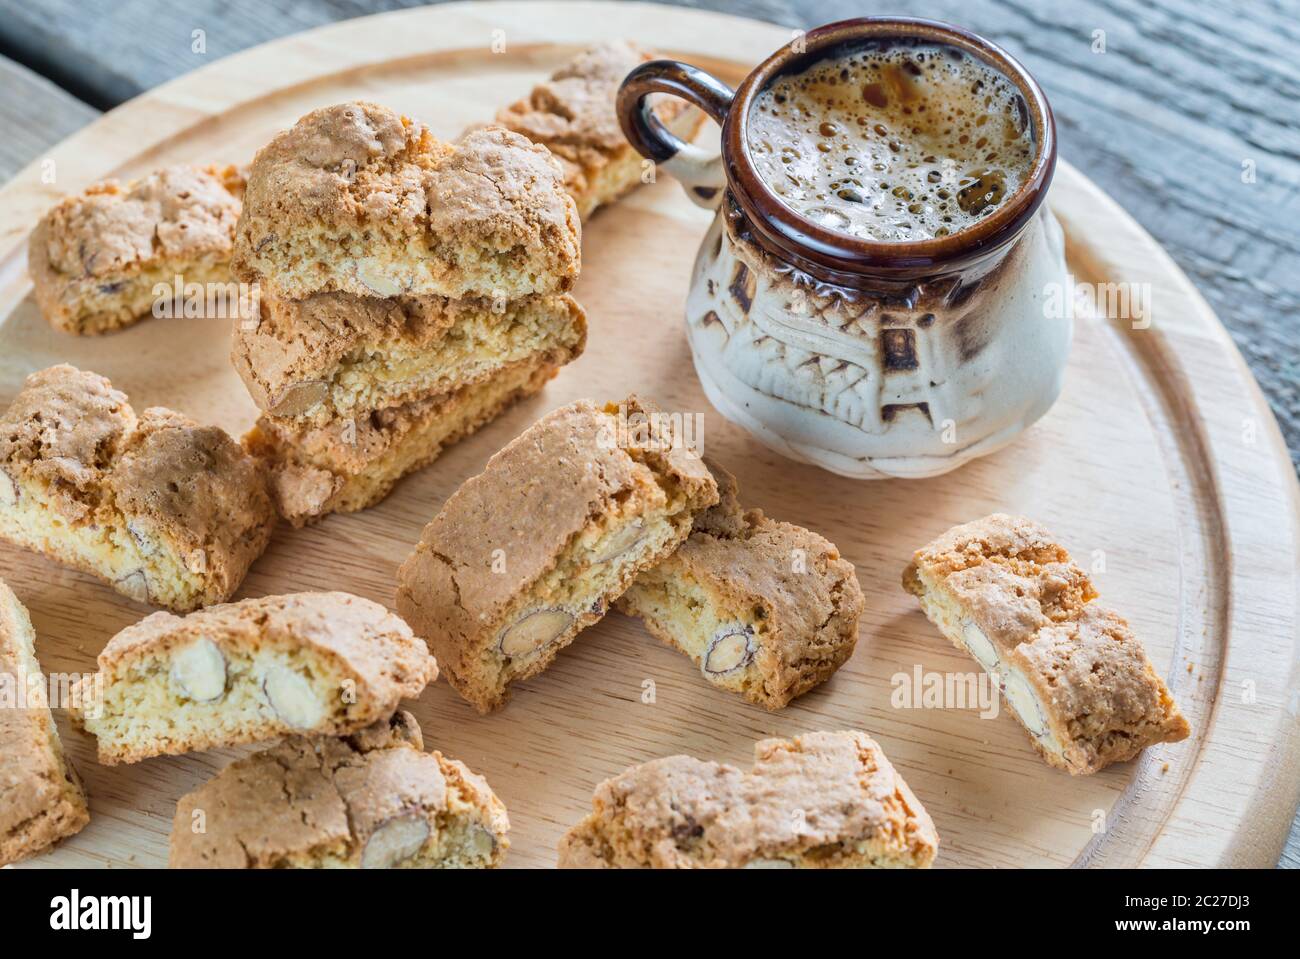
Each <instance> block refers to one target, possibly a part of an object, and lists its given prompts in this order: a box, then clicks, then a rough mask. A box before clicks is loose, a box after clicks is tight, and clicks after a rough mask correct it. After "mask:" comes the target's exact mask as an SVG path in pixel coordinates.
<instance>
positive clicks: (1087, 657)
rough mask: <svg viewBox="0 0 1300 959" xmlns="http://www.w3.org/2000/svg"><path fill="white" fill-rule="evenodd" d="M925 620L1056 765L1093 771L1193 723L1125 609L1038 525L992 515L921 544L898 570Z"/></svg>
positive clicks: (1173, 738)
mask: <svg viewBox="0 0 1300 959" xmlns="http://www.w3.org/2000/svg"><path fill="white" fill-rule="evenodd" d="M903 588H904V589H906V590H907V591H908V592H909V593H912V594H913V595H915V596H917V597H918V598H919V599H920V601H921V607H922V608H923V609H924V610H925V614H926V616H928V617H929V618H930V621H931V622H932V623H934V624H935V625H936V626H938V627H939V630H940V632H942V633H943V634H944V636H946V637H947V638H948V639H949V640H950V641H951V642H952V643H953V645H955V646H956V647H957V648H958V649H964V650H965V651H966V652H968V653H970V655H971V656H973V657H974V658H975V660H976V661H977V662H978V663H979V664H980V665H981V666H982V667H984V669H985V670H986V671H987V672H988V673H989V674H990V675H992V676H993V677H995V678H996V679H997V680H998V681H999V684H1000V686H1001V689H1002V694H1003V698H1004V701H1005V702H1007V703H1008V704H1009V705H1010V706H1011V709H1012V711H1013V712H1014V713H1015V715H1016V718H1017V719H1019V720H1020V722H1021V724H1022V725H1023V726H1024V727H1025V729H1026V730H1028V731H1029V734H1030V737H1031V740H1032V741H1033V744H1034V748H1035V749H1037V750H1038V752H1039V753H1040V754H1041V755H1042V757H1043V758H1044V759H1045V760H1046V761H1047V762H1048V763H1049V764H1050V765H1052V766H1055V767H1057V768H1058V769H1064V770H1067V771H1068V772H1070V773H1072V774H1076V775H1079V774H1088V773H1095V772H1097V770H1099V769H1102V768H1104V767H1105V766H1108V765H1110V764H1111V763H1115V762H1123V761H1124V760H1126V759H1132V758H1133V757H1134V756H1136V755H1137V754H1138V753H1140V752H1141V751H1142V750H1143V749H1145V748H1146V747H1147V746H1150V745H1153V744H1155V743H1161V742H1177V741H1178V740H1181V739H1186V738H1187V736H1188V735H1190V733H1191V727H1190V726H1189V725H1188V723H1187V720H1186V719H1185V718H1184V717H1183V715H1182V713H1181V712H1180V711H1179V709H1178V706H1177V704H1176V703H1175V702H1174V700H1173V697H1172V696H1170V694H1169V690H1168V688H1166V686H1165V684H1164V682H1163V681H1162V680H1161V679H1160V676H1159V675H1157V673H1156V671H1155V668H1154V667H1153V666H1152V665H1151V661H1150V660H1149V659H1148V658H1147V655H1146V652H1145V651H1144V650H1143V648H1142V643H1141V642H1140V641H1139V640H1138V639H1137V637H1136V636H1134V635H1133V633H1132V631H1131V630H1130V629H1129V626H1128V623H1127V622H1125V621H1124V619H1123V617H1121V616H1119V615H1118V614H1116V613H1114V612H1112V611H1111V610H1109V609H1105V608H1103V607H1101V606H1099V605H1097V604H1095V603H1093V602H1092V600H1093V599H1094V598H1095V597H1096V595H1097V592H1096V590H1095V589H1094V588H1093V585H1092V583H1091V582H1090V581H1089V579H1088V576H1087V574H1086V573H1084V571H1083V570H1081V569H1080V568H1079V567H1078V566H1076V565H1075V564H1074V562H1073V561H1072V560H1071V559H1070V555H1069V553H1067V552H1066V551H1065V548H1064V547H1062V546H1060V545H1059V544H1058V543H1057V542H1056V541H1055V540H1054V539H1053V537H1052V535H1051V534H1050V533H1049V532H1048V531H1047V530H1045V529H1044V528H1043V527H1042V526H1039V525H1038V524H1037V523H1035V522H1032V521H1031V520H1027V519H1024V518H1022V517H1016V516H1007V515H1005V514H1002V513H995V514H993V515H992V516H986V517H985V518H984V519H980V520H976V521H975V522H973V523H966V524H964V525H962V526H955V527H953V528H952V529H950V530H948V532H946V533H944V534H943V535H942V536H940V537H939V538H938V539H936V540H934V541H933V542H932V543H930V544H929V545H927V546H923V547H922V548H921V549H919V550H917V552H916V555H915V557H914V558H913V560H912V563H911V565H909V566H908V567H907V569H906V570H905V571H904V573H903Z"/></svg>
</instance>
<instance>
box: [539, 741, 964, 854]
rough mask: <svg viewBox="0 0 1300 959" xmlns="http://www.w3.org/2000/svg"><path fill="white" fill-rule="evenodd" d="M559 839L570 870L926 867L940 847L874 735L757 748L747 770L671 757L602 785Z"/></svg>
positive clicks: (773, 743)
mask: <svg viewBox="0 0 1300 959" xmlns="http://www.w3.org/2000/svg"><path fill="white" fill-rule="evenodd" d="M592 810H593V811H592V812H591V814H590V815H589V816H587V818H586V819H584V820H583V821H582V822H580V823H579V824H578V825H577V826H575V827H574V828H572V829H570V830H569V832H568V833H566V834H565V836H564V838H563V839H562V840H561V841H560V862H559V864H560V867H561V868H570V869H574V868H587V869H592V868H596V869H620V868H621V869H636V868H641V869H645V868H651V869H709V868H713V869H729V868H730V869H735V868H747V869H754V868H787V869H790V868H804V869H849V868H870V867H927V866H929V865H930V864H931V863H932V862H933V861H934V856H935V853H936V851H937V849H938V846H939V837H938V834H937V833H936V832H935V829H934V823H933V822H931V821H930V817H929V815H928V814H927V813H926V811H925V809H924V807H923V806H922V805H921V803H920V802H919V801H918V800H917V798H916V796H915V795H913V793H912V791H911V790H910V789H909V788H908V787H907V783H905V782H903V778H902V777H901V776H900V775H899V774H898V773H897V772H896V771H895V769H894V767H893V766H892V765H890V762H889V760H888V759H886V758H885V755H884V753H883V752H881V750H880V747H879V746H878V745H877V744H876V742H875V741H874V740H872V739H871V738H870V737H868V736H867V735H866V734H864V733H860V732H855V731H850V732H836V733H830V732H819V733H808V734H806V735H803V736H796V737H794V738H793V739H790V740H782V739H765V740H763V741H762V742H760V743H758V744H757V745H756V746H755V747H754V766H753V768H752V769H750V770H749V771H748V772H745V771H742V770H740V769H736V768H734V767H732V766H724V765H720V764H719V763H714V762H704V761H702V760H699V759H694V758H692V757H690V756H670V757H668V758H667V759H657V760H654V761H652V762H648V763H643V764H642V765H640V766H633V767H632V768H631V769H629V770H627V771H626V772H623V773H621V774H619V775H618V776H615V777H614V778H613V779H608V780H606V781H605V782H603V783H601V784H600V785H599V786H597V787H596V793H595V796H594V797H593V798H592Z"/></svg>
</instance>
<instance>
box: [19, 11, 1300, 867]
mask: <svg viewBox="0 0 1300 959" xmlns="http://www.w3.org/2000/svg"><path fill="white" fill-rule="evenodd" d="M414 5H418V3H416V2H415V0H192V2H188V3H184V4H174V3H168V2H164V0H118V2H112V3H109V2H102V0H100V2H95V3H87V2H85V0H44V2H43V3H41V4H40V5H39V6H37V5H31V4H26V3H22V2H19V0H0V180H3V179H7V178H8V177H9V176H11V175H12V174H13V173H15V172H16V171H17V170H19V169H20V168H22V167H23V166H25V165H26V164H28V163H30V162H32V161H33V160H36V159H39V158H40V156H41V154H42V151H43V150H44V149H45V148H46V147H48V146H49V145H51V144H54V143H57V142H58V141H60V140H61V139H63V138H64V137H65V136H67V135H68V134H69V133H71V132H73V131H74V130H76V129H78V128H80V127H81V126H83V125H85V124H87V123H90V122H91V121H93V120H94V119H95V117H96V116H98V115H99V113H100V111H102V110H107V109H111V108H112V107H113V106H115V105H117V104H118V103H121V102H122V101H124V100H126V99H129V98H131V97H132V96H135V95H136V94H138V93H140V92H142V91H144V90H146V89H149V88H150V87H153V86H155V85H157V84H159V83H162V82H164V81H166V80H168V79H170V78H172V77H174V76H176V75H178V74H180V73H184V72H186V71H188V70H191V69H194V68H196V67H198V66H202V65H203V64H205V63H208V62H210V61H211V60H213V59H215V58H217V57H221V56H224V55H226V54H229V53H233V52H235V51H236V50H240V49H243V48H245V47H248V46H252V45H254V44H257V43H261V42H263V41H265V40H269V39H272V38H275V37H279V36H283V35H286V34H289V33H294V32H298V31H301V30H305V29H309V28H311V27H313V26H317V25H319V24H323V23H328V22H332V21H335V20H339V19H344V18H347V17H353V16H360V15H363V14H367V13H373V12H379V11H382V10H388V9H394V8H397V7H403V6H414ZM683 5H686V6H701V7H708V8H711V9H717V10H723V11H726V12H729V13H734V14H738V15H741V16H751V17H756V18H759V19H764V20H769V21H773V22H776V23H781V24H785V25H788V26H790V27H791V28H792V29H794V28H807V27H811V26H813V25H815V24H817V23H823V22H827V21H830V20H836V19H841V18H844V17H850V16H854V15H860V14H862V13H864V12H871V13H885V12H888V13H897V14H906V15H910V16H923V17H931V18H936V19H944V20H951V21H955V22H958V23H962V24H963V25H965V26H968V27H970V28H972V29H974V30H976V31H977V32H979V33H981V34H983V35H985V36H987V37H989V38H990V39H993V40H995V41H996V42H998V43H1000V44H1002V45H1004V46H1005V47H1007V48H1008V49H1009V50H1010V51H1011V52H1012V53H1013V54H1015V55H1016V56H1017V57H1019V58H1020V59H1021V60H1022V61H1023V62H1024V63H1025V64H1026V65H1027V66H1028V67H1029V69H1030V70H1031V71H1033V73H1034V74H1035V75H1036V76H1037V77H1038V79H1039V81H1040V82H1041V83H1042V84H1043V86H1044V87H1045V88H1046V90H1047V92H1048V95H1049V96H1050V97H1051V100H1052V103H1053V106H1054V107H1055V110H1056V116H1057V123H1058V127H1059V133H1060V139H1061V152H1062V155H1063V156H1065V157H1067V158H1068V159H1069V160H1070V161H1071V162H1073V163H1074V164H1075V165H1076V166H1078V167H1080V168H1081V169H1082V170H1083V171H1084V172H1086V173H1087V175H1088V176H1089V177H1091V178H1092V179H1093V180H1094V181H1096V182H1097V183H1098V184H1099V185H1101V186H1102V187H1103V188H1104V189H1105V190H1107V191H1108V192H1109V193H1110V194H1111V195H1112V196H1114V197H1115V198H1116V199H1117V200H1118V201H1119V202H1120V203H1121V204H1122V205H1124V206H1125V207H1126V208H1127V209H1128V210H1129V212H1130V213H1131V214H1132V215H1133V216H1134V217H1135V218H1136V219H1137V220H1139V221H1140V222H1141V223H1142V224H1143V226H1145V227H1146V228H1147V230H1149V231H1150V232H1151V233H1152V234H1153V235H1154V236H1155V237H1156V238H1157V239H1158V240H1160V242H1161V243H1163V244H1164V246H1165V247H1166V248H1167V249H1168V251H1169V252H1170V254H1171V255H1172V256H1173V257H1174V259H1175V260H1176V261H1177V262H1178V263H1179V265H1180V266H1181V267H1182V268H1183V270H1185V271H1186V272H1187V274H1188V276H1190V277H1191V278H1192V280H1193V281H1194V282H1195V283H1196V284H1197V285H1198V286H1199V287H1200V289H1201V291H1202V293H1204V294H1205V296H1206V298H1207V299H1208V300H1209V301H1210V303H1211V305H1213V307H1214V308H1215V310H1216V311H1217V312H1218V315H1219V316H1220V318H1221V319H1222V320H1223V322H1224V324H1225V325H1226V326H1227V327H1228V329H1229V331H1230V332H1231V333H1232V335H1233V337H1234V339H1235V340H1236V342H1237V345H1238V347H1239V348H1240V349H1241V351H1242V353H1243V354H1244V356H1245V358H1246V360H1247V362H1248V363H1249V364H1250V366H1251V369H1252V370H1253V371H1254V374H1255V376H1256V378H1257V379H1258V381H1259V383H1260V386H1261V387H1262V388H1263V391H1264V393H1265V395H1266V396H1267V397H1268V399H1269V402H1270V403H1271V405H1272V407H1273V410H1274V412H1275V413H1276V415H1277V418H1278V421H1279V423H1280V425H1281V428H1282V432H1283V434H1284V436H1285V437H1286V440H1287V443H1288V446H1289V448H1290V450H1291V455H1292V459H1293V461H1294V462H1296V463H1298V464H1300V108H1298V107H1297V106H1296V102H1297V99H1298V98H1300V60H1297V58H1296V56H1295V50H1296V48H1297V44H1300V4H1297V3H1295V2H1292V0H1276V2H1273V3H1268V2H1264V0H1255V2H1250V0H1216V2H1215V3H1213V4H1210V3H1203V2H1198V0H1106V2H1094V0H1070V2H1064V0H1062V2H1034V3H1021V2H1016V0H895V2H894V3H892V4H891V5H890V6H889V7H888V8H887V9H874V8H873V9H871V10H870V11H866V10H864V9H863V8H862V7H861V6H860V5H858V4H853V3H849V2H847V0H826V2H817V3H813V2H809V0H704V2H687V3H684V4H683ZM501 28H502V29H503V30H505V31H506V32H507V35H508V32H509V29H510V24H509V23H502V24H501ZM1280 865H1283V866H1290V867H1300V819H1298V820H1297V826H1296V827H1295V828H1293V829H1292V834H1291V838H1290V840H1289V841H1288V843H1287V847H1286V850H1285V852H1284V853H1283V856H1282V861H1281V863H1280Z"/></svg>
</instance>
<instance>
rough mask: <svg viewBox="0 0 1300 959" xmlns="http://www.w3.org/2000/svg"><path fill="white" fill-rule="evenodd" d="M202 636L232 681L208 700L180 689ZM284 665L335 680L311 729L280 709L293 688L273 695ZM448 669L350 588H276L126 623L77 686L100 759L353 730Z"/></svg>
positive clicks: (82, 720)
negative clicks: (94, 670)
mask: <svg viewBox="0 0 1300 959" xmlns="http://www.w3.org/2000/svg"><path fill="white" fill-rule="evenodd" d="M202 642H206V643H209V644H211V645H212V647H213V656H214V658H215V659H216V661H217V662H218V663H219V664H223V665H220V666H219V667H218V670H219V671H218V676H224V677H225V679H224V682H222V681H220V680H219V681H218V682H217V685H216V688H215V690H214V692H213V696H212V698H203V699H197V698H196V697H195V696H194V695H191V694H189V693H188V692H187V690H186V689H185V687H183V686H178V685H177V682H178V680H177V675H178V674H177V664H178V663H180V662H181V659H180V658H179V657H181V656H182V654H184V653H186V652H187V651H188V650H191V649H193V647H194V646H195V644H196V643H202ZM281 667H287V668H289V669H292V670H294V671H295V672H300V673H301V674H302V675H304V676H308V677H310V678H311V681H312V682H318V681H319V682H326V681H327V680H328V682H327V685H328V689H325V690H324V691H323V695H321V696H320V697H319V698H320V700H321V702H322V703H324V704H325V705H324V707H323V708H321V709H320V711H319V713H317V715H316V716H315V717H313V720H314V725H313V726H312V727H311V728H310V729H305V730H304V729H302V728H296V727H295V726H294V725H293V724H292V723H291V722H289V721H288V719H287V717H286V716H285V715H284V714H283V712H281V711H280V710H279V709H278V708H277V707H278V706H281V705H283V703H284V702H287V700H288V696H287V695H286V696H283V697H281V699H280V700H277V699H275V698H273V697H274V696H275V695H276V691H275V690H274V689H272V688H271V687H269V686H268V685H267V683H268V679H267V677H269V676H270V674H271V672H272V671H273V670H275V669H279V668H281ZM182 668H183V666H182ZM181 675H186V674H181ZM437 675H438V668H437V664H436V662H435V661H434V659H433V657H432V656H430V655H429V652H428V649H427V648H426V647H425V644H424V643H423V642H421V641H420V640H419V639H417V638H416V637H415V636H414V635H412V633H411V630H410V628H409V627H408V626H407V625H406V623H404V622H402V620H401V619H399V618H398V617H397V616H395V615H393V614H392V613H390V612H389V611H388V610H386V609H384V607H382V606H380V605H379V604H377V603H373V602H370V601H369V600H366V599H362V598H361V597H359V596H353V595H351V594H349V593H340V592H334V593H294V594H291V595H286V596H265V597H262V598H260V599H246V600H243V601H242V602H238V603H229V604H225V605H221V606H213V607H210V608H208V609H204V610H200V611H199V612H196V613H191V614H189V615H188V616H185V617H179V616H173V615H172V614H170V613H154V614H153V615H152V616H148V617H146V618H145V619H143V620H141V621H140V622H139V623H136V624H135V625H134V626H130V627H128V628H126V629H124V630H122V631H121V632H120V633H118V634H117V635H116V636H114V637H113V638H112V639H110V640H109V641H108V644H107V645H106V646H105V647H104V649H103V651H102V652H101V653H100V654H99V673H98V674H97V675H96V676H95V677H92V678H90V679H86V680H82V681H81V682H80V683H79V684H78V688H79V692H80V694H81V695H82V697H83V700H82V701H81V702H80V704H79V705H78V707H77V708H75V709H74V710H73V717H74V719H75V720H76V721H77V722H78V723H79V724H80V725H81V726H82V727H83V728H85V729H86V730H87V731H88V732H91V733H93V734H94V735H95V736H96V737H97V738H98V745H99V757H100V762H104V763H119V762H136V761H138V760H140V759H144V758H147V757H149V756H159V755H177V754H180V753H185V752H193V751H197V750H201V749H210V748H214V747H218V746H230V745H237V744H239V743H245V742H256V741H259V740H261V739H267V738H271V737H273V736H276V735H283V734H285V733H290V732H294V731H299V732H303V731H306V732H312V733H317V734H329V735H340V734H343V733H348V732H354V731H356V730H358V729H361V728H362V727H364V726H367V725H369V724H370V723H372V722H374V721H375V720H376V719H379V718H383V717H387V716H389V715H390V714H391V713H392V712H393V711H394V710H395V709H396V708H397V705H398V703H399V702H400V701H401V700H402V699H403V698H406V697H415V696H418V695H419V694H420V692H421V691H422V690H423V689H424V687H425V686H426V685H428V684H429V683H430V682H433V680H434V679H435V678H436V677H437ZM155 681H156V682H157V686H158V688H153V687H149V688H146V684H150V683H154V682H155ZM241 684H246V685H241ZM187 707H188V708H189V711H188V712H186V711H185V710H186V708H187ZM200 707H202V708H200Z"/></svg>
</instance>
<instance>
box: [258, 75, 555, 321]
mask: <svg viewBox="0 0 1300 959" xmlns="http://www.w3.org/2000/svg"><path fill="white" fill-rule="evenodd" d="M580 229H581V228H580V225H579V220H578V213H577V210H576V209H575V208H574V205H573V200H572V199H571V198H570V197H569V195H568V194H567V193H566V192H565V191H564V177H563V173H562V172H561V170H560V167H559V164H558V163H557V162H556V161H555V160H554V159H553V158H552V157H551V155H550V153H548V152H547V150H546V148H545V147H541V146H537V145H535V144H533V143H530V142H529V141H528V140H527V139H525V138H524V137H521V136H519V135H518V134H516V133H511V132H510V131H508V130H503V129H501V128H499V127H492V128H487V129H482V130H476V131H473V132H472V133H470V134H468V135H466V136H465V137H463V138H462V139H460V140H458V141H457V142H456V143H454V144H448V143H442V142H440V141H439V140H436V139H435V138H434V137H433V136H431V135H430V134H429V132H428V130H427V129H425V127H424V126H423V124H420V123H418V122H416V121H414V120H411V119H410V118H409V117H403V116H399V115H398V114H397V113H394V112H393V111H392V110H389V109H388V108H387V107H382V106H379V105H377V104H374V103H365V102H361V101H352V102H349V103H340V104H338V105H336V106H331V107H325V108H323V109H320V110H315V111H313V112H311V113H309V114H307V115H306V116H305V117H303V118H302V119H301V120H299V121H298V122H297V123H296V124H295V125H294V126H293V128H292V129H290V130H287V131H285V132H283V133H281V134H279V135H277V136H276V137H275V138H274V139H273V140H271V142H270V143H269V144H267V145H266V146H265V147H263V148H262V149H261V150H260V151H259V152H258V154H257V156H256V157H255V158H254V160H253V163H252V166H251V167H250V168H249V171H248V188H247V192H246V194H245V197H244V211H243V215H242V216H241V217H240V220H239V229H238V232H237V235H236V238H235V253H234V258H233V260H232V269H233V270H234V272H235V274H236V275H237V276H239V277H240V278H241V279H243V280H246V281H248V282H253V281H258V282H260V284H261V288H262V291H263V292H264V293H266V294H268V295H270V296H273V297H275V298H277V299H288V300H300V299H303V298H304V297H307V296H310V295H311V294H313V293H328V292H332V291H342V292H345V293H355V294H357V295H358V296H384V297H386V296H400V295H409V296H447V297H453V298H459V297H466V296H485V297H489V298H492V297H501V298H505V299H515V298H516V297H520V296H528V295H531V294H549V293H563V292H565V291H566V290H568V289H570V288H571V287H572V286H573V284H574V281H575V280H576V279H577V277H578V268H579V263H580V250H579V245H580Z"/></svg>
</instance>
